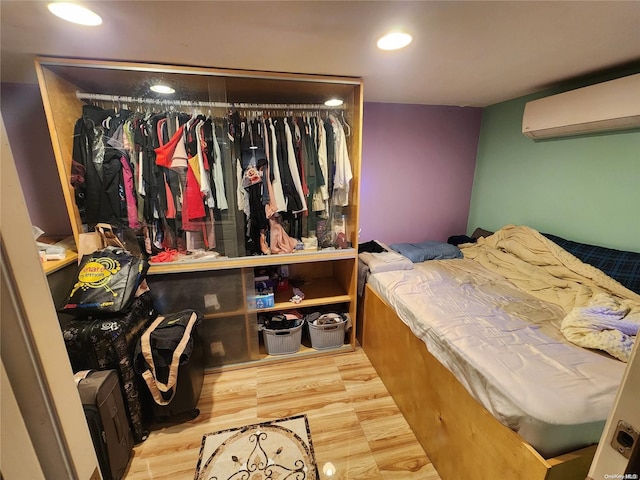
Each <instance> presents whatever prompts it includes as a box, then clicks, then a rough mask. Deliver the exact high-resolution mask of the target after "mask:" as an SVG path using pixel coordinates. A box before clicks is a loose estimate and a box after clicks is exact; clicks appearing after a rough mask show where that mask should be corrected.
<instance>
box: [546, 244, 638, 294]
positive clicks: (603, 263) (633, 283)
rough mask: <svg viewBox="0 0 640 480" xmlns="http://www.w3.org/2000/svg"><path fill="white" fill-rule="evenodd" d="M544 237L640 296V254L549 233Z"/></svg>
mask: <svg viewBox="0 0 640 480" xmlns="http://www.w3.org/2000/svg"><path fill="white" fill-rule="evenodd" d="M543 235H544V236H545V237H547V238H548V239H549V240H551V241H552V242H553V243H555V244H556V245H558V246H560V247H562V248H564V249H565V250H566V251H567V252H569V253H570V254H571V255H573V256H574V257H577V258H579V259H580V260H581V261H583V262H584V263H588V264H589V265H591V266H593V267H596V268H597V269H599V270H602V271H603V272H604V273H606V274H607V275H609V276H610V277H611V278H613V279H614V280H617V281H618V282H619V283H621V284H622V285H624V286H625V287H627V288H628V289H629V290H631V291H633V292H636V293H638V294H640V253H634V252H625V251H623V250H615V249H613V248H606V247H598V246H596V245H588V244H586V243H578V242H573V241H571V240H565V239H564V238H561V237H557V236H555V235H551V234H549V233H543Z"/></svg>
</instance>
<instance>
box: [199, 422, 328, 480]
mask: <svg viewBox="0 0 640 480" xmlns="http://www.w3.org/2000/svg"><path fill="white" fill-rule="evenodd" d="M319 479H320V477H319V474H318V469H317V467H316V462H315V457H314V453H313V444H312V443H311V432H310V431H309V422H308V420H307V416H306V415H304V414H303V415H296V416H293V417H287V418H281V419H279V420H275V421H271V422H264V423H258V424H255V425H247V426H244V427H239V428H231V429H228V430H221V431H219V432H215V433H208V434H206V435H204V436H203V437H202V446H201V447H200V455H199V457H198V464H197V466H196V475H195V480H319Z"/></svg>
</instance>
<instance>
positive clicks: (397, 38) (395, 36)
mask: <svg viewBox="0 0 640 480" xmlns="http://www.w3.org/2000/svg"><path fill="white" fill-rule="evenodd" d="M411 40H413V38H412V37H411V35H409V34H408V33H403V32H391V33H387V34H386V35H385V36H384V37H381V38H380V39H379V40H378V48H379V49H381V50H398V49H400V48H404V47H406V46H407V45H409V44H410V43H411Z"/></svg>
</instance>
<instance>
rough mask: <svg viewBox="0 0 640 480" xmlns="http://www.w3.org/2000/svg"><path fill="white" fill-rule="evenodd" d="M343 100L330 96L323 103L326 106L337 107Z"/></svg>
mask: <svg viewBox="0 0 640 480" xmlns="http://www.w3.org/2000/svg"><path fill="white" fill-rule="evenodd" d="M343 103H344V102H343V101H342V100H340V99H339V98H330V99H329V100H327V101H326V102H324V104H325V105H326V106H327V107H339V106H340V105H342V104H343Z"/></svg>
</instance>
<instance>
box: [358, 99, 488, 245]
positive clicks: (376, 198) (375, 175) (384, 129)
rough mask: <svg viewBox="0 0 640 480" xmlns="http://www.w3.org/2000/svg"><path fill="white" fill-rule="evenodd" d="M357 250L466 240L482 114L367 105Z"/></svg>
mask: <svg viewBox="0 0 640 480" xmlns="http://www.w3.org/2000/svg"><path fill="white" fill-rule="evenodd" d="M363 117H364V118H363V142H362V143H363V144H362V173H361V185H360V189H361V190H360V229H361V232H360V239H359V242H366V241H368V240H373V239H375V240H380V241H382V242H384V243H387V244H389V243H394V242H417V241H422V240H441V241H446V240H447V238H448V237H449V236H451V235H459V234H465V233H469V232H467V231H466V230H467V218H468V216H469V203H470V199H471V186H472V184H473V174H474V169H475V162H476V151H477V148H478V138H479V134H480V120H481V117H482V109H480V108H468V107H467V108H461V107H448V106H430V105H404V104H390V103H365V104H364V112H363Z"/></svg>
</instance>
